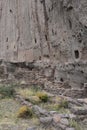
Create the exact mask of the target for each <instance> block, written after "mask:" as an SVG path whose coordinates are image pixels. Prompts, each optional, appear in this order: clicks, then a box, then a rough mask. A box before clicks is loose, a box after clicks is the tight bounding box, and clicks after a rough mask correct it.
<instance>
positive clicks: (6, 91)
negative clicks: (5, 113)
mask: <svg viewBox="0 0 87 130" xmlns="http://www.w3.org/2000/svg"><path fill="white" fill-rule="evenodd" d="M14 94H15V89H14V86H13V85H3V86H0V95H1V97H2V98H4V97H13V96H14Z"/></svg>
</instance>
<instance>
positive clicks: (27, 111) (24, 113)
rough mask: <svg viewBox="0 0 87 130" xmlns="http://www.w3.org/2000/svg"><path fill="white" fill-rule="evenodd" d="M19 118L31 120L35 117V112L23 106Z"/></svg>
mask: <svg viewBox="0 0 87 130" xmlns="http://www.w3.org/2000/svg"><path fill="white" fill-rule="evenodd" d="M17 116H18V117H19V118H30V117H32V116H33V111H32V109H31V108H29V107H27V106H22V107H21V108H20V109H19V111H18V114H17Z"/></svg>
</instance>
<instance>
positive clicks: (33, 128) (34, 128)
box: [26, 127, 37, 130]
mask: <svg viewBox="0 0 87 130" xmlns="http://www.w3.org/2000/svg"><path fill="white" fill-rule="evenodd" d="M36 129H37V128H36V127H30V128H27V129H26V130H36Z"/></svg>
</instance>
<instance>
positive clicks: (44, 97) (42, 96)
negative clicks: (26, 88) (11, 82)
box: [36, 92, 48, 102]
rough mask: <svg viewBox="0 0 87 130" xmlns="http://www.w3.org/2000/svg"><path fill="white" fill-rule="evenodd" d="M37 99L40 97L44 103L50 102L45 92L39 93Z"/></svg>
mask: <svg viewBox="0 0 87 130" xmlns="http://www.w3.org/2000/svg"><path fill="white" fill-rule="evenodd" d="M36 95H37V97H39V99H40V100H41V101H42V102H47V101H48V95H47V94H46V93H44V92H38V93H37V94H36Z"/></svg>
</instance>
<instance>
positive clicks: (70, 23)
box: [68, 19, 72, 29]
mask: <svg viewBox="0 0 87 130" xmlns="http://www.w3.org/2000/svg"><path fill="white" fill-rule="evenodd" d="M68 21H69V28H70V29H72V22H71V20H70V19H69V20H68Z"/></svg>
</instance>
